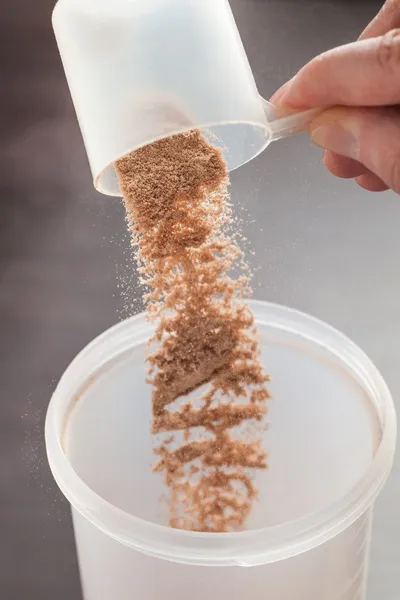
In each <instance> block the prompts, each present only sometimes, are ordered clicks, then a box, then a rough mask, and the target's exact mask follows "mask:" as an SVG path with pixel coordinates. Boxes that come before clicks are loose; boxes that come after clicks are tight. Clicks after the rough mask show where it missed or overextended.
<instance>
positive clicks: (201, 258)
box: [116, 130, 269, 532]
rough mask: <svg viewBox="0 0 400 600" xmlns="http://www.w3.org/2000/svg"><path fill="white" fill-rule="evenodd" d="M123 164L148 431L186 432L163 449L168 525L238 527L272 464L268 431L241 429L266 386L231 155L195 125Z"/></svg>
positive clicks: (261, 402) (254, 417)
mask: <svg viewBox="0 0 400 600" xmlns="http://www.w3.org/2000/svg"><path fill="white" fill-rule="evenodd" d="M116 171H117V174H118V177H119V181H120V186H121V190H122V192H123V195H124V201H125V206H126V211H127V219H128V223H129V228H130V231H131V234H132V243H133V246H134V247H135V249H136V258H137V260H138V262H139V271H140V274H141V281H142V283H144V284H145V285H146V286H147V288H148V290H149V291H148V293H147V294H146V296H145V299H146V302H147V314H148V317H149V319H150V320H151V321H152V322H153V323H154V324H155V336H154V338H153V339H152V340H151V341H150V345H149V353H148V357H147V360H148V362H149V365H150V368H149V382H150V383H151V384H152V385H153V395H152V406H153V425H152V429H153V433H154V434H161V433H165V432H183V433H182V435H183V439H182V440H181V442H180V443H176V439H175V438H174V437H170V438H169V439H165V440H164V441H163V442H161V445H160V446H159V447H158V448H157V449H156V454H157V455H158V461H157V463H156V465H155V467H154V469H155V471H159V472H162V473H164V477H165V482H166V485H167V486H168V488H169V490H170V500H169V506H170V525H171V526H172V527H176V528H182V529H189V530H195V531H214V532H226V531H232V530H238V529H241V528H243V527H244V525H245V522H246V519H247V516H248V514H249V513H250V510H251V507H252V502H253V500H254V498H255V497H256V488H255V486H254V484H253V481H252V476H251V470H252V469H264V468H266V467H267V463H266V454H265V452H264V450H263V448H262V445H261V439H258V438H257V436H256V439H254V436H253V437H252V438H251V439H250V440H248V439H243V438H244V433H243V430H242V429H241V427H242V426H243V425H244V424H245V423H247V422H254V423H262V422H263V419H264V417H265V414H266V413H267V406H266V400H267V399H268V397H269V395H268V390H267V382H268V376H267V375H266V374H265V373H264V370H263V367H262V364H261V361H260V347H259V344H258V341H257V336H256V331H255V328H254V317H253V315H252V313H251V311H250V309H249V307H248V306H247V304H246V302H245V300H244V297H245V296H246V295H247V294H248V293H249V276H248V273H247V272H246V270H245V269H244V271H243V272H242V274H240V275H239V276H237V277H236V278H235V277H233V276H232V275H231V274H230V273H231V271H232V268H233V267H234V266H237V265H240V264H241V265H242V268H243V264H244V263H243V259H242V253H241V251H240V249H239V247H238V245H237V243H236V241H235V239H234V236H233V235H232V234H231V233H230V228H231V226H232V215H231V210H230V206H229V195H228V192H227V186H228V172H227V167H226V164H225V162H224V160H223V157H222V154H221V152H220V151H219V150H218V149H216V148H214V147H213V146H211V145H210V144H209V143H208V142H207V141H206V140H205V139H204V137H203V136H202V135H201V134H200V132H199V131H196V130H195V131H191V132H189V133H185V134H179V135H175V136H172V137H169V138H167V139H165V140H161V141H158V142H155V143H153V144H151V145H148V146H146V147H144V148H141V149H139V150H137V151H136V152H133V153H131V154H129V155H127V156H125V157H124V158H122V159H120V160H118V162H117V163H116ZM205 384H208V387H207V389H206V390H205V391H203V390H200V388H201V387H202V386H203V385H205ZM196 390H199V396H198V397H197V398H196V400H195V401H193V400H192V399H191V398H192V395H190V398H188V397H187V396H188V394H191V392H194V391H196ZM235 428H238V429H236V432H235ZM235 433H236V435H235ZM174 442H175V446H174V445H173V444H174Z"/></svg>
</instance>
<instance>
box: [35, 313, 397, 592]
mask: <svg viewBox="0 0 400 600" xmlns="http://www.w3.org/2000/svg"><path fill="white" fill-rule="evenodd" d="M251 306H252V308H253V310H254V312H255V315H256V320H257V325H258V329H259V333H260V339H261V344H262V349H263V353H262V359H263V361H264V363H265V366H266V369H267V371H268V372H269V373H270V374H271V376H272V382H271V386H270V389H271V392H272V396H273V399H272V400H271V401H270V415H269V421H270V426H269V428H268V431H267V432H266V433H265V447H266V449H267V450H268V452H269V464H270V468H269V470H267V471H263V472H260V473H257V483H258V487H259V489H260V497H259V500H258V502H257V503H256V505H255V507H254V510H253V513H252V515H251V519H250V521H249V527H248V530H247V531H245V532H241V533H235V534H200V533H193V532H185V531H178V530H172V529H169V528H167V527H166V526H165V523H166V522H167V514H166V508H165V506H164V505H163V503H162V502H161V500H160V497H161V495H162V493H163V491H164V487H163V483H162V480H161V479H160V477H159V476H158V475H156V474H154V473H152V471H151V465H152V463H153V461H154V457H153V454H152V439H151V435H150V419H151V413H150V410H151V389H150V388H149V386H147V385H146V384H145V383H144V380H145V366H144V357H145V350H146V340H147V338H148V337H149V335H150V332H151V328H150V326H149V325H148V324H147V322H146V320H145V318H144V317H143V315H139V316H137V317H134V318H132V319H129V320H127V321H125V322H124V323H121V324H119V325H117V326H115V327H113V328H112V329H110V330H109V331H107V332H105V333H104V334H103V335H101V336H100V337H99V338H97V339H96V340H94V341H93V342H92V343H91V344H90V345H89V346H88V347H87V348H85V349H84V350H83V351H82V352H81V353H80V354H79V355H78V357H77V358H76V359H75V360H74V361H73V362H72V364H71V365H70V366H69V367H68V369H67V370H66V372H65V374H64V375H63V376H62V378H61V380H60V383H59V385H58V387H57V389H56V391H55V393H54V395H53V398H52V400H51V403H50V406H49V410H48V415H47V419H46V446H47V453H48V459H49V463H50V466H51V469H52V472H53V474H54V477H55V479H56V481H57V483H58V485H59V486H60V489H61V490H62V492H63V493H64V494H65V496H66V497H67V498H68V500H69V501H70V503H71V505H72V513H73V520H74V526H75V535H76V543H77V549H78V555H79V563H80V569H81V578H82V585H83V590H84V598H85V600H132V599H133V598H134V599H135V600H159V599H160V598H163V600H187V599H190V600H221V599H224V598H226V599H229V600H243V599H244V598H246V600H265V599H266V598H268V600H365V592H366V590H365V582H366V575H367V564H368V552H369V542H370V534H371V517H372V508H373V504H374V501H375V499H376V497H377V495H378V493H379V492H380V490H381V489H382V486H383V485H384V483H385V481H386V478H387V476H388V474H389V471H390V468H391V465H392V461H393V456H394V450H395V438H396V417H395V411H394V407H393V403H392V399H391V396H390V393H389V391H388V389H387V387H386V385H385V383H384V381H383V380H382V378H381V376H380V374H379V372H378V371H377V369H376V368H375V367H374V365H373V364H372V363H371V362H370V360H369V359H368V358H367V357H366V356H365V355H364V354H363V353H362V352H361V350H359V349H358V348H357V347H356V346H355V345H354V344H353V343H352V342H351V341H349V340H348V339H347V338H345V337H344V336H343V335H341V334H340V333H338V332H337V331H335V330H334V329H332V328H330V327H329V326H327V325H325V324H323V323H321V322H319V321H317V320H315V319H313V318H311V317H309V316H306V315H304V314H301V313H298V312H296V311H292V310H289V309H286V308H282V307H278V306H274V305H269V304H265V303H258V302H252V303H251Z"/></svg>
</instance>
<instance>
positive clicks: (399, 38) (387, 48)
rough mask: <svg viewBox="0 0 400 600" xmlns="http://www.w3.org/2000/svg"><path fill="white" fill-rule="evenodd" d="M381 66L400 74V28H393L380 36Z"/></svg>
mask: <svg viewBox="0 0 400 600" xmlns="http://www.w3.org/2000/svg"><path fill="white" fill-rule="evenodd" d="M378 62H379V64H380V66H381V67H382V68H383V69H385V71H387V70H389V71H391V72H392V73H393V74H395V75H397V76H399V71H400V29H392V31H389V32H388V33H386V34H385V35H383V36H382V37H381V38H380V41H379V45H378Z"/></svg>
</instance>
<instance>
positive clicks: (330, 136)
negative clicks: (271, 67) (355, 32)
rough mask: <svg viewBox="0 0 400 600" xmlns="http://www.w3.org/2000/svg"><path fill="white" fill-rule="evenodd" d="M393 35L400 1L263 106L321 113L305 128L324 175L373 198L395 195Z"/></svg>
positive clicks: (398, 87) (398, 150)
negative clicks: (350, 181)
mask: <svg viewBox="0 0 400 600" xmlns="http://www.w3.org/2000/svg"><path fill="white" fill-rule="evenodd" d="M398 27H400V0H387V2H386V3H385V5H384V6H383V8H382V10H381V11H380V13H379V14H378V15H377V16H376V18H375V19H374V20H373V21H372V22H371V23H370V25H369V26H368V27H367V29H366V30H365V31H364V32H363V34H362V35H361V36H360V38H359V40H358V41H357V42H354V43H352V44H347V45H345V46H341V47H339V48H335V49H333V50H330V51H328V52H325V53H324V54H322V55H320V56H318V57H316V58H314V59H313V60H312V61H311V62H309V63H308V64H307V65H306V66H305V67H303V68H302V69H301V70H300V71H299V73H298V74H297V75H295V77H294V78H293V79H291V80H290V81H289V82H287V83H286V84H285V85H284V86H283V87H282V88H280V90H278V92H276V94H274V96H273V97H272V98H271V101H272V102H273V103H275V104H277V105H279V106H284V107H287V108H293V109H307V108H314V107H327V110H324V111H323V112H322V113H321V114H320V115H318V116H317V117H316V118H315V119H314V120H313V121H312V123H311V124H310V133H311V137H312V140H313V142H314V143H315V144H316V145H317V146H321V147H322V148H324V149H326V152H325V155H324V163H325V165H326V167H327V168H328V169H329V171H331V173H333V174H334V175H336V176H338V177H343V178H355V179H356V181H357V183H358V184H359V185H360V186H361V187H363V188H365V189H367V190H370V191H375V192H378V191H385V190H387V189H389V188H391V189H393V190H394V191H396V192H397V193H400V29H396V28H398ZM331 107H334V108H331Z"/></svg>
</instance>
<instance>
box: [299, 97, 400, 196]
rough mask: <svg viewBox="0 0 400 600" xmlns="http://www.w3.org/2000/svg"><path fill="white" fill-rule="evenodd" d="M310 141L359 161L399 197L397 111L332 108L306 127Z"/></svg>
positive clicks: (399, 116) (399, 121)
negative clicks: (308, 128) (308, 130)
mask: <svg viewBox="0 0 400 600" xmlns="http://www.w3.org/2000/svg"><path fill="white" fill-rule="evenodd" d="M310 133H311V138H312V140H313V142H314V143H315V144H316V145H317V146H320V147H321V148H324V149H326V150H330V151H332V152H335V153H336V154H340V155H342V156H346V157H347V158H351V159H354V160H356V161H358V162H361V163H362V164H363V165H365V167H367V169H368V170H369V171H371V172H372V173H375V175H377V176H378V177H379V178H380V179H381V180H382V181H383V182H384V183H385V184H386V185H387V186H389V187H390V188H391V189H393V190H394V191H396V192H397V193H399V194H400V111H399V109H398V108H393V107H389V108H345V107H343V108H342V107H340V108H332V109H329V110H326V111H325V112H323V113H322V114H320V115H319V116H318V117H316V118H315V119H314V120H313V121H312V123H311V125H310Z"/></svg>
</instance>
